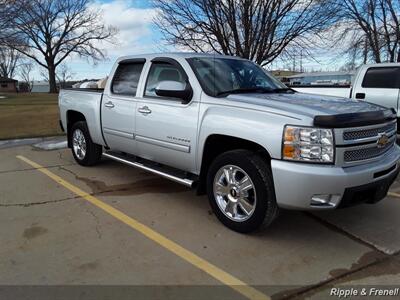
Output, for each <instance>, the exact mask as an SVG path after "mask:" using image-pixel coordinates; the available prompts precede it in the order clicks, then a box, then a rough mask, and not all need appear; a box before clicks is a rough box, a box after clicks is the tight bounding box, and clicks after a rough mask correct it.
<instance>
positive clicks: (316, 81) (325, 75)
mask: <svg viewBox="0 0 400 300" xmlns="http://www.w3.org/2000/svg"><path fill="white" fill-rule="evenodd" d="M354 74H355V71H351V72H341V71H338V72H313V73H301V74H296V75H292V76H288V77H287V79H288V80H289V85H291V86H294V85H302V86H309V85H341V86H343V85H344V86H346V85H350V84H351V82H352V78H353V76H354Z"/></svg>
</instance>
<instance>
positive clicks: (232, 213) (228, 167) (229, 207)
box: [207, 150, 279, 233]
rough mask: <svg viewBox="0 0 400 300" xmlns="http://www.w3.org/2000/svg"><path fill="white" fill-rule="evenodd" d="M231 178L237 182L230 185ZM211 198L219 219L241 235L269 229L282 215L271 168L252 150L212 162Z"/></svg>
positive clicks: (209, 192) (231, 154) (239, 151)
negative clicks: (278, 216) (276, 197)
mask: <svg viewBox="0 0 400 300" xmlns="http://www.w3.org/2000/svg"><path fill="white" fill-rule="evenodd" d="M227 174H228V176H227ZM229 174H230V175H229ZM243 175H244V176H243ZM245 176H247V177H248V179H250V180H247V179H245ZM227 177H231V178H235V179H234V180H233V181H231V184H229V183H228V181H227ZM250 186H252V187H253V188H251V187H250ZM207 195H208V199H209V201H210V205H211V207H212V210H213V211H214V213H215V215H216V216H217V218H218V219H219V220H220V221H221V222H222V223H223V224H224V225H225V226H227V227H228V228H230V229H232V230H234V231H237V232H241V233H248V232H252V231H255V230H258V229H263V228H266V227H268V226H269V225H270V224H271V223H272V221H273V220H274V219H275V218H276V217H277V215H278V212H279V208H278V205H277V203H276V199H275V191H274V185H273V180H272V172H271V168H270V166H269V164H268V163H267V161H266V160H265V159H264V158H262V157H261V156H260V155H259V154H257V153H255V152H251V151H248V150H234V151H229V152H225V153H223V154H221V155H219V156H218V157H217V158H216V159H215V160H214V161H213V162H212V164H211V166H210V168H209V170H208V173H207ZM224 205H225V207H224ZM235 207H236V209H235Z"/></svg>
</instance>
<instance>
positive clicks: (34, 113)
mask: <svg viewBox="0 0 400 300" xmlns="http://www.w3.org/2000/svg"><path fill="white" fill-rule="evenodd" d="M2 97H5V98H2ZM57 97H58V95H57V94H48V93H9V94H5V93H0V140H4V139H15V138H26V137H40V136H51V135H61V134H63V132H62V131H61V129H60V126H59V125H58V124H59V123H58V120H59V112H58V103H57Z"/></svg>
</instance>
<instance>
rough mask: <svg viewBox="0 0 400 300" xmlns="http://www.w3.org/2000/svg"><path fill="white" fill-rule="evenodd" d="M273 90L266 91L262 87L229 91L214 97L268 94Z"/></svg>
mask: <svg viewBox="0 0 400 300" xmlns="http://www.w3.org/2000/svg"><path fill="white" fill-rule="evenodd" d="M272 91H273V89H267V88H262V87H254V88H240V89H234V90H229V91H223V92H218V93H217V95H216V96H223V95H229V94H241V93H270V92H272Z"/></svg>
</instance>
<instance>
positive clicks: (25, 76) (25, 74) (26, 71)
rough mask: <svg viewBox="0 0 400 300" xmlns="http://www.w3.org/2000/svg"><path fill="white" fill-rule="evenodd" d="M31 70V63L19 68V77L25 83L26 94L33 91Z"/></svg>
mask: <svg viewBox="0 0 400 300" xmlns="http://www.w3.org/2000/svg"><path fill="white" fill-rule="evenodd" d="M32 70H33V64H32V63H31V62H27V63H24V64H21V66H20V67H19V75H20V76H21V78H22V80H23V81H24V82H25V83H26V86H27V87H28V92H31V91H32V89H33V83H34V78H33V77H32V75H31V73H32Z"/></svg>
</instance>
